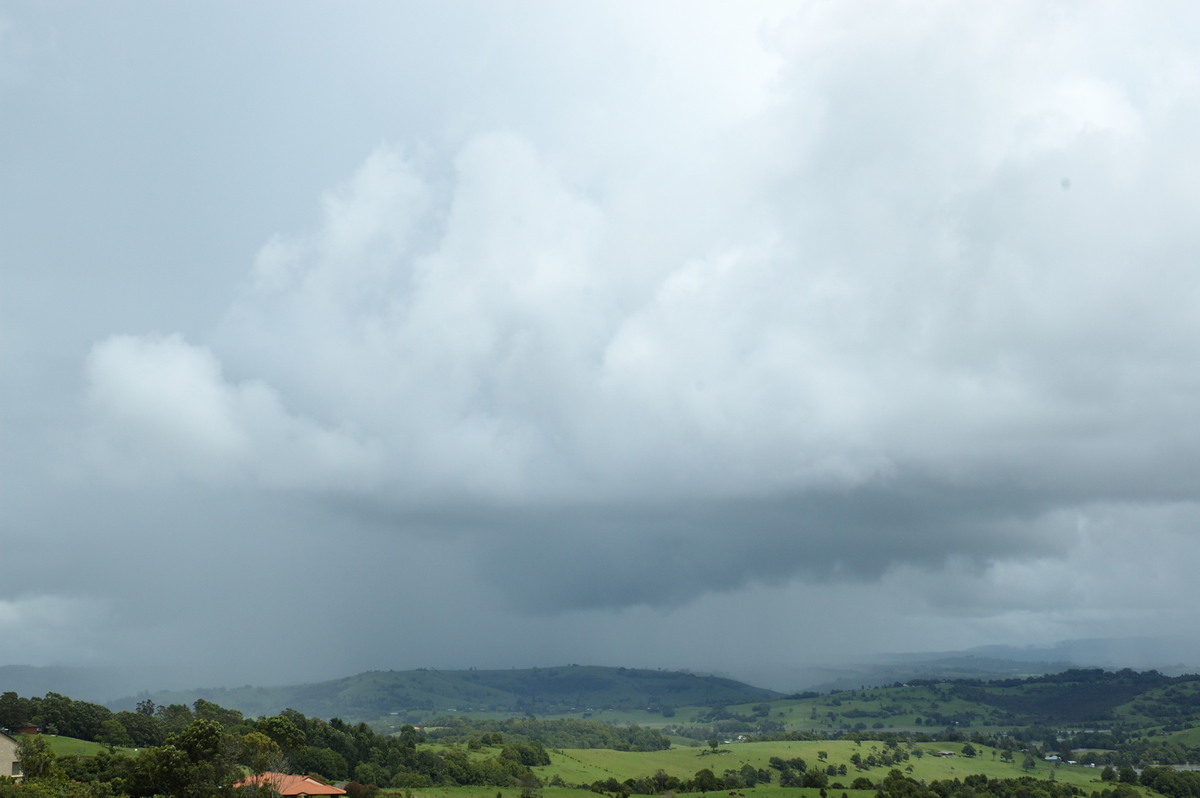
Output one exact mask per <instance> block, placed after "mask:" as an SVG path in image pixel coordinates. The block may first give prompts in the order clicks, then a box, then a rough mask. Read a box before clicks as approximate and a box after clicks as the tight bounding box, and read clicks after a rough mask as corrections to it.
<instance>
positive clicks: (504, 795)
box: [379, 785, 875, 798]
mask: <svg viewBox="0 0 1200 798" xmlns="http://www.w3.org/2000/svg"><path fill="white" fill-rule="evenodd" d="M738 792H740V793H742V794H744V795H745V796H746V798H752V796H753V797H756V798H785V796H786V798H820V792H821V791H820V790H818V789H815V788H813V789H809V788H795V787H777V786H774V785H767V786H764V787H748V788H746V789H742V790H738ZM843 792H844V793H845V794H846V798H874V796H875V791H874V790H841V791H837V792H832V793H831V796H832V797H833V798H841V795H842V793H843ZM538 793H540V794H541V796H542V798H581V796H589V795H595V793H591V792H581V791H580V790H577V789H571V788H568V787H545V788H543V789H540V790H538ZM379 794H380V795H381V796H393V795H394V796H406V797H407V796H409V795H411V796H412V798H496V796H497V795H499V796H500V798H519V796H520V794H521V790H520V789H519V788H515V787H509V788H502V787H424V788H418V789H413V790H396V789H388V790H383V791H381V792H380V793H379ZM676 795H677V796H678V798H691V796H700V795H702V793H683V792H681V793H676ZM713 795H717V794H716V793H714V794H713ZM720 795H725V793H724V791H722V792H721V793H720Z"/></svg>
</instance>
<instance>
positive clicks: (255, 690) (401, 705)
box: [110, 665, 781, 719]
mask: <svg viewBox="0 0 1200 798" xmlns="http://www.w3.org/2000/svg"><path fill="white" fill-rule="evenodd" d="M780 695H781V694H780V693H777V692H775V691H773V690H767V689H764V688H761V687H752V686H750V685H747V684H743V683H741V682H737V681H734V680H732V679H724V678H721V677H717V676H701V675H697V674H692V673H683V672H679V671H662V670H648V669H639V668H610V667H601V666H588V665H566V666H562V667H553V668H525V669H515V668H514V669H510V670H454V671H439V670H431V669H419V670H411V671H369V672H367V673H360V674H358V675H357V676H350V677H347V678H344V679H334V680H332V681H327V682H318V683H314V684H301V685H292V686H286V687H239V688H209V689H196V690H185V691H170V692H159V693H153V694H143V695H140V696H137V697H136V698H126V699H122V700H120V701H115V702H113V703H112V704H111V705H110V706H112V707H113V708H114V709H132V707H133V705H134V704H135V703H136V701H137V700H138V699H141V698H147V697H148V698H151V699H152V700H154V701H155V703H158V704H190V703H192V702H193V701H195V700H196V699H197V698H203V699H205V700H206V701H212V702H214V703H216V704H220V705H221V706H223V707H229V708H233V709H238V710H241V711H242V712H243V713H245V714H246V715H249V716H260V715H272V714H275V713H277V712H279V711H281V710H283V709H285V708H288V707H291V708H293V709H296V710H299V711H300V712H303V713H304V714H306V715H314V716H317V717H324V718H330V717H341V718H343V719H373V718H379V717H382V716H385V715H389V714H395V713H403V712H406V711H412V710H425V711H435V712H451V711H457V712H465V711H470V712H477V713H479V712H494V713H504V714H512V713H530V714H562V713H567V712H575V711H586V710H587V709H590V708H597V709H646V708H647V707H660V708H663V707H684V706H724V705H726V704H742V703H747V702H752V701H763V700H770V699H773V698H779V697H780Z"/></svg>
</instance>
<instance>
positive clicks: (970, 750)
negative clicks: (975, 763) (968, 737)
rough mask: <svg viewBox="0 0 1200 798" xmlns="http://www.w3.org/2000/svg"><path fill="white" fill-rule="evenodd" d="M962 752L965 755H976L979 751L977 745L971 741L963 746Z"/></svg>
mask: <svg viewBox="0 0 1200 798" xmlns="http://www.w3.org/2000/svg"><path fill="white" fill-rule="evenodd" d="M962 753H963V756H975V754H976V753H978V752H977V751H976V750H975V746H973V745H971V744H970V743H966V744H965V745H963V747H962Z"/></svg>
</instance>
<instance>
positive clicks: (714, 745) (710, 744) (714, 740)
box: [708, 737, 721, 754]
mask: <svg viewBox="0 0 1200 798" xmlns="http://www.w3.org/2000/svg"><path fill="white" fill-rule="evenodd" d="M720 744H721V741H720V740H718V739H717V738H716V737H713V738H712V739H710V740H709V741H708V747H709V748H711V749H712V750H713V753H714V754H715V753H716V752H717V746H718V745H720Z"/></svg>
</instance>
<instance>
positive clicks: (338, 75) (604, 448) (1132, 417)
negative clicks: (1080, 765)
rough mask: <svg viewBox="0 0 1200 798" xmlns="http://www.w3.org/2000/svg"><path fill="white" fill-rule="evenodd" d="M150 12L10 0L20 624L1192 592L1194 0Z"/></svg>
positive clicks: (129, 631)
mask: <svg viewBox="0 0 1200 798" xmlns="http://www.w3.org/2000/svg"><path fill="white" fill-rule="evenodd" d="M127 10H128V11H129V13H128V14H127V15H125V16H123V17H121V18H119V19H118V18H115V17H108V16H105V17H104V18H103V19H100V18H97V17H95V16H94V15H93V14H92V13H90V12H83V11H82V10H81V9H78V8H70V7H57V6H56V7H38V6H30V5H22V4H13V5H3V6H0V66H2V67H3V72H4V74H5V75H6V77H5V78H4V79H3V81H2V82H0V115H2V116H3V118H4V120H5V121H4V122H3V125H2V130H0V136H2V139H0V144H2V145H3V146H2V147H0V152H3V154H2V155H0V164H3V167H2V168H3V170H4V173H5V175H6V178H5V179H4V180H3V185H2V186H0V202H2V206H0V211H2V214H0V264H2V266H0V268H2V269H3V272H2V276H0V289H2V291H3V294H2V295H0V314H2V315H0V333H2V335H3V344H2V345H0V373H2V374H3V380H4V383H5V386H6V396H5V399H4V402H3V407H2V411H3V412H2V414H0V444H2V445H3V449H4V451H5V455H4V457H3V458H2V459H0V468H2V472H0V473H2V476H3V482H4V486H5V487H4V494H5V495H4V497H3V501H4V507H5V520H4V522H3V523H4V528H5V541H6V542H5V546H6V547H7V550H8V552H11V554H6V555H5V556H4V557H3V558H0V632H2V633H3V634H4V635H5V636H6V637H9V638H10V639H13V640H15V641H17V645H16V647H15V648H14V649H13V651H14V652H15V653H13V654H11V655H9V659H10V660H11V661H12V662H32V663H34V664H44V663H51V662H53V663H77V662H100V663H104V662H112V661H115V660H116V659H117V658H118V657H120V656H123V655H125V654H126V653H128V652H136V653H137V655H139V656H140V657H142V658H144V659H146V660H153V661H156V662H161V663H164V664H176V665H178V667H179V668H180V669H181V673H182V672H184V671H185V670H186V673H187V675H188V677H189V678H194V679H197V680H201V679H204V680H209V681H213V682H217V681H223V680H225V681H227V680H231V679H251V678H253V679H271V680H275V681H278V680H281V679H287V678H311V677H314V676H317V675H342V672H343V671H350V670H354V669H360V670H361V669H367V668H392V667H395V668H403V667H416V666H422V665H437V666H445V667H455V666H459V667H466V666H469V665H477V666H504V665H509V664H518V665H526V664H529V665H532V664H554V663H555V662H558V661H580V662H582V661H592V662H605V663H613V664H629V665H653V666H670V667H692V668H698V669H706V668H712V669H725V670H729V671H732V672H734V673H735V674H736V673H737V671H738V668H739V667H743V666H745V665H746V664H747V660H746V658H745V655H744V654H742V655H740V654H739V653H738V649H739V646H740V647H749V646H753V645H758V644H761V642H762V639H763V635H764V634H765V633H766V631H767V630H772V631H774V630H777V629H779V628H780V625H782V624H786V625H788V628H791V629H793V631H794V632H795V634H796V636H797V639H796V640H790V639H780V638H777V637H775V636H774V635H772V641H773V643H774V645H773V647H768V650H767V651H766V652H765V653H764V652H762V651H759V652H758V653H757V654H755V656H754V657H753V659H754V661H755V662H759V663H761V662H762V661H764V660H771V661H777V662H780V663H786V662H795V661H800V660H807V661H813V660H814V659H816V658H818V657H825V658H831V657H835V656H840V655H843V654H845V655H851V654H854V653H861V652H863V651H868V650H883V649H889V648H890V649H892V650H919V649H927V648H934V647H954V646H964V645H977V644H985V643H1013V644H1024V643H1045V642H1052V641H1054V640H1057V639H1063V638H1067V637H1085V636H1121V635H1128V634H1132V633H1138V634H1145V633H1146V632H1147V629H1148V628H1149V629H1151V630H1162V631H1164V632H1165V631H1167V630H1169V629H1170V628H1172V626H1173V625H1175V624H1178V623H1181V622H1194V621H1195V620H1197V619H1196V618H1195V617H1194V615H1195V611H1194V610H1193V609H1190V607H1191V606H1193V605H1194V604H1195V602H1192V601H1190V600H1188V598H1189V597H1190V596H1192V595H1193V594H1194V588H1193V587H1192V585H1191V581H1192V580H1191V579H1190V577H1189V573H1190V571H1191V569H1192V568H1193V566H1194V565H1195V564H1196V563H1197V562H1198V561H1200V541H1198V540H1197V539H1196V536H1195V532H1194V530H1195V528H1196V522H1197V521H1198V520H1200V505H1198V504H1197V501H1198V500H1200V492H1198V490H1197V485H1196V481H1195V476H1194V475H1195V474H1196V473H1198V471H1200V437H1198V435H1200V433H1198V432H1197V430H1198V429H1200V424H1198V422H1200V402H1197V398H1198V397H1200V369H1198V368H1197V365H1198V360H1200V313H1197V308H1198V307H1200V273H1197V271H1196V269H1195V256H1196V253H1197V251H1200V226H1197V225H1196V224H1195V223H1194V216H1195V209H1196V208H1197V207H1200V173H1197V171H1196V166H1195V164H1196V159H1195V157H1194V153H1193V152H1192V150H1193V148H1194V144H1193V142H1194V141H1196V140H1197V139H1198V136H1197V133H1198V132H1200V131H1198V130H1197V126H1198V124H1200V91H1198V89H1200V55H1197V54H1196V52H1195V48H1194V46H1193V43H1194V41H1195V37H1196V35H1197V34H1200V19H1198V18H1197V13H1196V11H1195V10H1194V9H1192V8H1191V7H1190V6H1188V5H1184V4H1180V5H1174V6H1172V5H1169V4H1168V5H1163V6H1156V7H1155V8H1154V9H1152V10H1150V11H1147V10H1146V9H1144V8H1141V7H1137V6H1135V5H1133V4H1113V5H1109V6H1105V7H1103V8H1099V7H1090V6H1081V5H1078V4H1073V3H1056V4H1051V5H1046V4H1044V3H1037V4H1034V3H1029V4H1019V3H1016V4H1005V5H1004V6H997V7H989V8H980V7H978V6H974V5H967V4H954V3H933V4H922V5H919V6H904V5H883V6H881V5H878V4H867V3H861V4H860V3H836V4H834V3H802V2H796V3H780V4H759V5H750V6H747V5H738V6H722V5H711V6H700V7H697V6H694V5H686V6H684V5H678V4H670V3H666V4H658V5H652V6H645V5H644V4H619V3H605V4H594V5H583V6H580V5H575V6H560V5H556V4H541V3H526V4H520V5H518V6H516V7H511V8H507V9H505V10H503V11H501V10H500V9H498V8H495V7H493V6H491V5H489V4H479V5H475V4H469V3H468V4H461V5H456V6H454V7H440V8H438V9H422V8H417V7H404V6H399V7H397V6H392V5H386V4H385V5H379V6H376V5H373V4H365V3H364V4H356V5H354V6H353V7H350V8H339V9H334V8H329V7H324V6H320V5H315V4H314V5H304V4H302V5H301V6H300V7H299V9H298V10H296V9H295V7H294V6H292V5H288V6H287V7H285V6H283V5H277V4H264V5H260V6H258V7H255V8H253V9H243V10H240V11H239V12H238V13H239V14H244V15H245V18H244V20H243V23H242V24H240V25H236V26H228V25H225V24H224V23H223V18H224V16H225V12H227V11H229V9H224V10H223V9H222V7H221V6H219V5H209V6H205V7H203V8H201V9H188V10H183V9H174V10H171V11H166V10H164V9H162V8H159V7H156V6H154V5H151V4H138V3H133V4H130V5H129V6H128V7H127ZM814 605H819V606H820V607H821V608H822V611H821V612H820V613H812V612H809V611H805V608H810V607H812V606H814ZM750 616H753V618H755V620H748V617H750ZM847 623H854V624H855V628H856V629H857V630H859V634H856V635H855V636H854V637H855V639H854V640H848V639H846V638H845V636H844V635H843V634H841V633H839V629H844V628H845V625H846V624H847ZM713 624H716V625H717V627H718V628H720V629H721V631H720V633H719V634H720V635H721V637H722V640H724V641H725V642H726V643H727V644H726V645H723V646H722V647H721V650H720V651H714V650H713V648H712V646H711V645H710V641H708V640H705V639H703V636H702V635H700V634H698V630H699V629H700V628H704V627H711V625H713ZM450 629H452V630H455V634H453V635H447V634H446V630H450ZM296 634H319V635H320V636H321V637H322V638H323V639H325V640H328V641H329V642H330V644H331V650H330V652H329V653H325V654H322V655H320V656H319V657H316V658H314V660H313V661H311V662H308V663H301V664H293V665H289V666H287V668H286V669H284V670H283V671H281V670H279V669H277V667H276V665H275V662H274V660H273V658H272V657H271V656H270V655H269V652H270V650H271V649H272V648H273V647H275V646H278V645H281V644H282V643H283V642H284V641H286V640H287V639H288V638H289V637H290V636H292V635H296ZM814 641H820V644H819V645H816V644H815V643H814ZM231 651H235V652H237V654H236V656H234V655H231V654H230V652H231ZM284 671H286V672H284ZM181 678H182V677H181Z"/></svg>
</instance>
